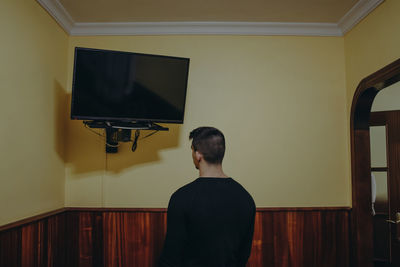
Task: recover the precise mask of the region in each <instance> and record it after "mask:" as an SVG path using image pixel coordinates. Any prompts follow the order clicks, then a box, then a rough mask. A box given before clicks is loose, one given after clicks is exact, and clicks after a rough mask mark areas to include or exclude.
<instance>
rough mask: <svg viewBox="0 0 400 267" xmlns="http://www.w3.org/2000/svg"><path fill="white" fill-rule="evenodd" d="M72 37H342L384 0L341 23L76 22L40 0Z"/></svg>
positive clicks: (50, 1)
mask: <svg viewBox="0 0 400 267" xmlns="http://www.w3.org/2000/svg"><path fill="white" fill-rule="evenodd" d="M37 1H38V2H39V3H40V4H41V5H42V6H43V7H44V8H45V9H46V10H47V11H48V12H49V13H50V14H51V15H52V16H53V17H54V18H55V20H56V21H57V22H58V23H59V24H60V25H61V26H62V27H63V28H64V29H65V31H66V32H67V33H69V34H70V35H73V36H75V35H76V36H83V35H85V36H91V35H183V34H186V35H199V34H204V35H297V36H343V35H344V34H345V33H346V32H348V31H349V30H350V29H351V28H352V27H354V26H355V25H356V24H357V23H358V22H360V21H361V20H362V19H363V18H364V17H365V16H367V15H368V14H369V13H370V12H371V11H372V10H374V9H375V8H376V7H377V6H378V5H379V4H380V3H382V2H383V1H384V0H360V1H359V2H358V3H357V4H356V5H355V6H354V7H353V8H352V9H351V10H350V11H349V12H347V13H346V15H344V16H343V17H342V18H341V19H340V20H339V22H338V23H288V22H127V23H123V22H121V23H115V22H110V23H76V22H74V21H73V19H72V18H71V16H70V15H69V14H68V12H67V11H66V10H65V8H64V7H63V6H62V5H61V3H60V2H59V1H58V0H37Z"/></svg>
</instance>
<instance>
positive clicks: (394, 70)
mask: <svg viewBox="0 0 400 267" xmlns="http://www.w3.org/2000/svg"><path fill="white" fill-rule="evenodd" d="M398 81H400V59H398V60H396V61H394V62H393V63H391V64H389V65H387V66H385V67H384V68H382V69H380V70H378V71H377V72H375V73H373V74H371V75H369V76H368V77H366V78H364V79H363V80H362V81H361V82H360V83H359V85H358V86H357V89H356V92H355V93H354V97H353V102H352V106H351V113H350V139H351V175H352V213H351V236H350V242H351V246H350V247H351V252H350V253H351V266H360V267H372V266H373V265H372V257H373V232H372V231H373V230H372V229H373V226H372V219H371V218H372V216H371V155H370V136H369V117H370V112H371V106H372V102H373V101H374V99H375V96H376V95H377V93H378V92H379V91H380V90H382V89H384V88H386V87H388V86H390V85H392V84H394V83H396V82H398Z"/></svg>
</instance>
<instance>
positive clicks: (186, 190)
mask: <svg viewBox="0 0 400 267" xmlns="http://www.w3.org/2000/svg"><path fill="white" fill-rule="evenodd" d="M196 184H197V183H196V180H194V181H192V182H190V183H187V184H185V185H184V186H182V187H180V188H179V189H177V190H176V191H175V192H174V193H173V194H172V196H174V197H177V196H182V195H186V194H191V193H192V192H193V190H195V188H196Z"/></svg>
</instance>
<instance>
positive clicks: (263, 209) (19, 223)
mask: <svg viewBox="0 0 400 267" xmlns="http://www.w3.org/2000/svg"><path fill="white" fill-rule="evenodd" d="M324 210H325V211H340V210H343V211H350V210H351V207H261V208H257V211H258V212H268V211H324ZM71 211H75V212H150V213H163V212H167V208H93V207H66V208H62V209H57V210H54V211H50V212H46V213H42V214H39V215H35V216H32V217H29V218H25V219H23V220H19V221H16V222H13V223H9V224H6V225H3V226H0V232H1V231H6V230H9V229H12V228H17V227H21V226H24V225H26V224H30V223H34V222H37V221H40V220H43V219H46V218H48V217H51V216H55V215H59V214H62V213H64V212H71Z"/></svg>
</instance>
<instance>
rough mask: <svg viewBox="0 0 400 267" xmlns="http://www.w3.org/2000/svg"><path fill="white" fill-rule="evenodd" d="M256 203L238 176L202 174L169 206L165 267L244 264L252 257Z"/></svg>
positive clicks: (161, 262) (162, 263)
mask: <svg viewBox="0 0 400 267" xmlns="http://www.w3.org/2000/svg"><path fill="white" fill-rule="evenodd" d="M254 218H255V204H254V201H253V198H252V197H251V196H250V194H249V193H248V192H247V191H246V190H245V189H244V188H243V187H242V186H241V185H240V184H239V183H238V182H236V181H235V180H233V179H232V178H203V177H201V178H198V179H196V180H195V181H193V182H191V183H189V184H187V185H185V186H183V187H182V188H180V189H178V190H177V191H176V192H175V193H174V194H173V195H172V196H171V199H170V202H169V205H168V215H167V234H166V238H165V244H164V249H163V252H162V254H161V257H160V259H159V263H158V266H159V267H167V266H168V267H178V266H179V267H214V266H215V267H244V266H245V265H246V262H247V260H248V258H249V256H250V251H251V243H252V239H253V232H254Z"/></svg>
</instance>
